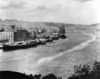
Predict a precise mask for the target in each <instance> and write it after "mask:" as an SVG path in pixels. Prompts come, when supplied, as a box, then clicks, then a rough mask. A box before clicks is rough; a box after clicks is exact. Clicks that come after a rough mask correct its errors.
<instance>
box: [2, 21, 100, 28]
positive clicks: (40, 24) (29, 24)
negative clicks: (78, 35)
mask: <svg viewBox="0 0 100 79" xmlns="http://www.w3.org/2000/svg"><path fill="white" fill-rule="evenodd" d="M10 25H15V26H16V27H17V28H25V29H27V30H31V29H33V28H39V27H43V28H44V27H45V28H49V27H59V26H65V27H66V29H76V30H100V28H99V26H100V24H91V25H79V24H65V23H57V22H28V21H17V20H4V21H2V20H0V28H2V27H3V28H4V29H8V30H9V29H10Z"/></svg>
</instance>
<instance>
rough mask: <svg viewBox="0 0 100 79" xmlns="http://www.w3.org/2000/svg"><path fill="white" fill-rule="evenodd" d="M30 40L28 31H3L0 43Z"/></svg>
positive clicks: (0, 34) (0, 33) (0, 35)
mask: <svg viewBox="0 0 100 79" xmlns="http://www.w3.org/2000/svg"><path fill="white" fill-rule="evenodd" d="M27 39H28V32H27V31H26V30H17V31H16V32H13V31H3V32H0V42H14V41H24V40H27Z"/></svg>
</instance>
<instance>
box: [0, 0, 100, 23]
mask: <svg viewBox="0 0 100 79" xmlns="http://www.w3.org/2000/svg"><path fill="white" fill-rule="evenodd" d="M0 19H18V20H23V21H33V22H34V21H35V22H36V21H38V22H62V23H73V24H93V23H100V0H0Z"/></svg>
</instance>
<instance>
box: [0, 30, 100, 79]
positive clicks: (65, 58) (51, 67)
mask: <svg viewBox="0 0 100 79" xmlns="http://www.w3.org/2000/svg"><path fill="white" fill-rule="evenodd" d="M66 35H67V36H68V38H67V39H59V40H57V41H54V42H53V43H50V44H47V45H41V46H37V47H34V48H29V49H24V50H14V51H7V52H3V51H2V50H0V70H11V71H18V72H25V73H26V74H38V73H41V74H48V73H54V74H56V75H58V76H62V77H64V78H65V77H68V76H69V75H70V74H72V72H73V67H74V66H75V65H78V64H83V63H91V62H92V61H94V60H95V59H97V58H99V57H98V55H99V47H98V46H99V40H98V39H96V37H97V36H96V35H93V34H90V33H86V32H83V31H74V32H73V31H69V32H67V34H66ZM96 44H97V45H96ZM94 45H95V46H94ZM94 51H95V53H94Z"/></svg>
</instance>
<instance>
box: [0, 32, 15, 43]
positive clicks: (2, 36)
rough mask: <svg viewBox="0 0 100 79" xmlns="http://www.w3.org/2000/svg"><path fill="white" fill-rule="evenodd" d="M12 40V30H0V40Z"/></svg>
mask: <svg viewBox="0 0 100 79" xmlns="http://www.w3.org/2000/svg"><path fill="white" fill-rule="evenodd" d="M3 40H4V41H5V40H6V41H7V40H8V42H13V41H14V32H0V41H3Z"/></svg>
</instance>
